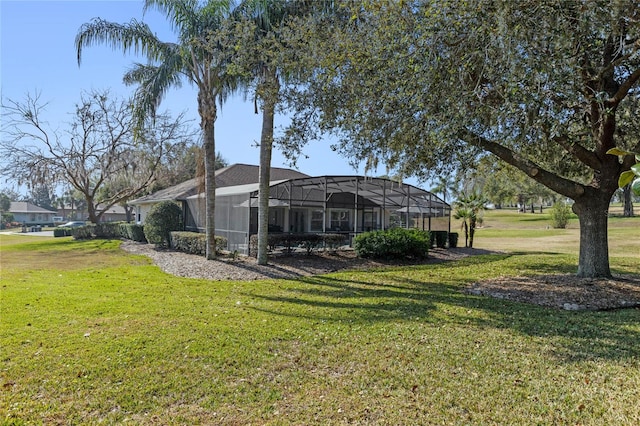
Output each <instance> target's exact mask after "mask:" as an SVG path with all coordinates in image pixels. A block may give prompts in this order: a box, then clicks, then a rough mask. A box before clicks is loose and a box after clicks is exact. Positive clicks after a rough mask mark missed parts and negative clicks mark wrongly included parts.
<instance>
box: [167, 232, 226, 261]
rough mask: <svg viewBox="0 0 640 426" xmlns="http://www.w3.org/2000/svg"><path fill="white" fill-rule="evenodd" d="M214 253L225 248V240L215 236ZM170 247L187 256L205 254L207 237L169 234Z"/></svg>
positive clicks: (196, 234) (193, 234) (177, 233)
mask: <svg viewBox="0 0 640 426" xmlns="http://www.w3.org/2000/svg"><path fill="white" fill-rule="evenodd" d="M215 238H216V252H220V250H224V249H225V248H226V247H227V239H226V238H224V237H220V236H218V235H216V237H215ZM171 247H173V248H174V249H175V250H177V251H181V252H184V253H189V254H199V255H202V256H204V255H206V254H207V235H206V234H202V233H199V232H184V231H183V232H177V231H176V232H171Z"/></svg>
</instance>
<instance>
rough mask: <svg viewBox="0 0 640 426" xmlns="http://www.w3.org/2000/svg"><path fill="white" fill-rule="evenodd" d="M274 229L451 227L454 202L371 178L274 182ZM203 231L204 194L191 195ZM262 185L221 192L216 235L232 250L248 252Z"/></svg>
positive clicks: (349, 232) (351, 231)
mask: <svg viewBox="0 0 640 426" xmlns="http://www.w3.org/2000/svg"><path fill="white" fill-rule="evenodd" d="M269 198H270V201H269V232H287V231H288V232H302V233H306V232H309V233H341V234H344V235H345V242H346V243H348V244H351V242H352V240H353V237H355V236H356V235H358V234H360V233H362V232H367V231H372V230H379V229H388V228H393V227H403V228H418V229H423V230H431V231H434V230H440V231H450V227H451V223H450V213H451V206H450V205H449V204H447V203H446V202H444V201H443V200H442V199H440V198H439V197H437V196H436V195H435V194H433V193H431V192H429V191H425V190H423V189H421V188H418V187H416V186H413V185H410V184H406V183H399V182H395V181H392V180H389V179H384V178H372V177H366V176H318V177H306V178H298V179H289V180H283V181H275V182H271V185H270V190H269ZM187 202H188V204H189V209H190V210H191V214H192V215H193V217H194V220H195V222H196V224H197V227H198V229H203V228H204V199H203V198H202V194H200V195H196V196H192V197H189V198H188V199H187ZM257 207H258V184H257V183H256V184H248V185H239V186H232V187H225V188H220V189H218V190H217V191H216V220H215V224H216V235H221V236H224V237H225V238H227V241H228V249H229V250H231V251H234V250H238V252H240V253H245V254H248V247H249V244H248V242H249V237H250V235H251V234H255V233H256V232H257Z"/></svg>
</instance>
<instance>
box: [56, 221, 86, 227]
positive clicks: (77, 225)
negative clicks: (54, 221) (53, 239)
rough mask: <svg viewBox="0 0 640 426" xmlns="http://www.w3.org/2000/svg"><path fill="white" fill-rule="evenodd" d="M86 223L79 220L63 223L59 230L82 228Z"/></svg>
mask: <svg viewBox="0 0 640 426" xmlns="http://www.w3.org/2000/svg"><path fill="white" fill-rule="evenodd" d="M84 225H85V223H84V222H81V221H79V220H75V221H71V222H67V223H63V224H62V225H58V228H78V227H80V226H84Z"/></svg>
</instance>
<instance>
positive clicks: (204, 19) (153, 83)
mask: <svg viewBox="0 0 640 426" xmlns="http://www.w3.org/2000/svg"><path fill="white" fill-rule="evenodd" d="M231 3H232V2H231V1H230V0H227V1H225V0H209V1H208V2H206V3H204V4H201V3H200V2H199V1H198V0H146V1H145V4H144V10H145V11H146V10H147V9H150V8H152V7H154V8H156V9H157V10H158V11H160V12H161V13H163V14H164V15H165V16H166V17H167V19H169V20H170V21H171V23H172V25H173V28H174V29H175V30H176V32H177V33H178V42H177V43H168V42H162V41H160V40H159V39H158V37H157V36H156V35H155V34H154V33H153V32H152V31H151V29H150V28H149V26H148V25H147V24H145V23H143V22H138V21H136V20H132V21H131V22H129V23H125V24H117V23H112V22H108V21H105V20H102V19H94V20H92V21H91V22H89V23H86V24H84V25H82V27H80V30H79V31H78V34H77V35H76V41H75V44H76V49H77V56H78V65H80V62H81V57H82V49H83V48H84V47H89V46H91V45H93V44H97V43H102V44H106V45H108V46H111V47H113V48H114V49H115V48H119V49H121V50H123V51H124V52H130V51H134V52H136V53H142V54H143V55H146V56H147V58H148V60H149V63H148V64H135V65H134V67H133V68H132V69H131V70H130V71H129V72H127V73H126V74H125V76H124V81H125V83H127V84H137V85H138V87H137V89H136V92H135V95H134V112H135V117H136V125H137V127H138V128H141V126H142V125H143V122H144V120H145V117H147V116H148V115H151V116H154V115H155V112H156V108H157V106H158V105H159V104H160V101H161V100H162V98H163V97H164V95H165V93H166V92H167V91H168V90H169V89H170V88H171V87H174V86H175V87H180V85H181V83H182V80H183V79H186V80H187V81H188V82H189V83H191V84H193V85H194V86H195V87H196V88H197V89H198V113H199V114H200V119H201V121H200V127H201V129H202V133H203V144H204V153H205V156H204V157H205V162H204V163H205V167H204V168H205V195H206V233H207V248H206V257H207V259H213V258H215V255H216V249H215V247H216V246H215V223H214V222H215V215H214V212H215V162H216V150H215V137H214V127H215V121H216V118H217V103H218V102H219V103H220V104H222V103H223V102H224V100H225V99H226V97H227V96H228V95H229V94H230V93H232V92H233V90H234V89H235V88H236V84H237V78H234V79H230V78H229V73H227V72H226V65H227V62H228V59H229V56H228V55H227V51H226V49H230V48H232V47H233V43H223V42H220V40H218V37H220V32H219V30H220V29H221V28H222V27H223V24H224V23H225V20H226V19H227V18H228V17H229V15H230V12H231ZM229 45H230V46H229Z"/></svg>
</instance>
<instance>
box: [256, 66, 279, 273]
mask: <svg viewBox="0 0 640 426" xmlns="http://www.w3.org/2000/svg"><path fill="white" fill-rule="evenodd" d="M267 74H268V76H267V81H266V82H265V84H264V85H263V90H262V92H263V94H262V97H263V100H262V134H261V136H260V179H259V183H258V255H257V261H258V265H266V264H267V262H268V260H269V256H268V239H269V182H270V180H271V152H272V150H273V120H274V116H275V105H276V102H277V96H278V91H279V87H278V81H277V77H276V75H275V73H273V72H268V73H267Z"/></svg>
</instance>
